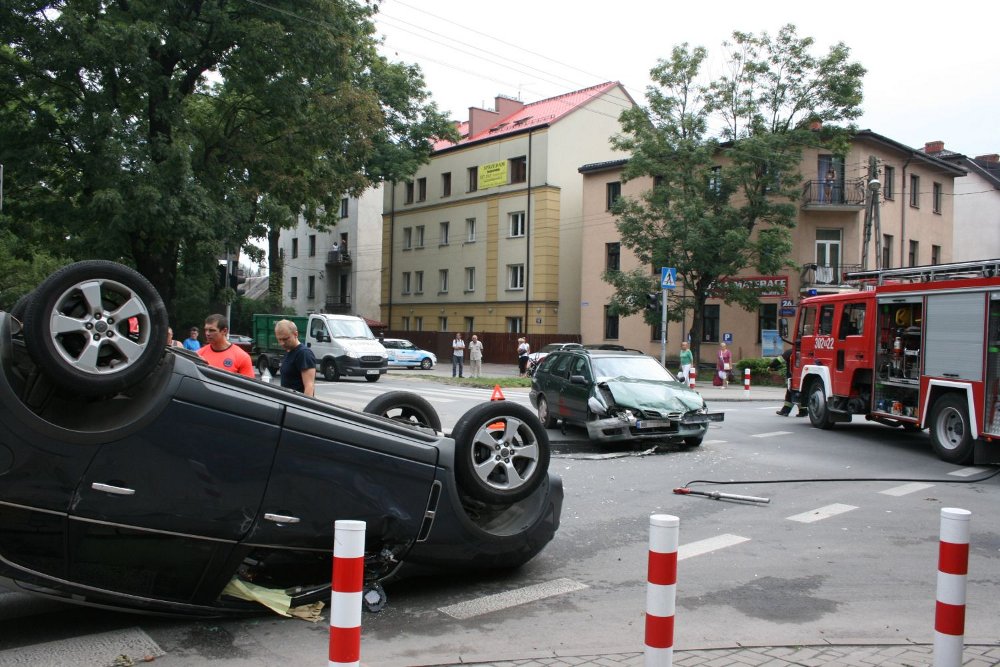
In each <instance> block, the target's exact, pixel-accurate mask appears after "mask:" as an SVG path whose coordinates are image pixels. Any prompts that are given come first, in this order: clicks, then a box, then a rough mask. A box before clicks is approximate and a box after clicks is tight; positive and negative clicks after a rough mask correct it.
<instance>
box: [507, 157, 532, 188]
mask: <svg viewBox="0 0 1000 667" xmlns="http://www.w3.org/2000/svg"><path fill="white" fill-rule="evenodd" d="M508 164H509V166H508V167H507V173H508V174H510V182H511V183H524V182H525V181H526V180H527V179H528V159H527V158H526V157H524V156H523V155H522V156H521V157H515V158H511V159H510V160H509V161H508Z"/></svg>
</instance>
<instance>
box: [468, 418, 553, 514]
mask: <svg viewBox="0 0 1000 667" xmlns="http://www.w3.org/2000/svg"><path fill="white" fill-rule="evenodd" d="M451 437H452V438H453V439H454V440H455V447H456V453H455V456H456V461H455V477H456V478H457V480H458V485H459V488H460V489H461V490H462V491H463V492H464V493H466V494H468V495H469V496H471V497H472V498H475V499H477V500H481V501H483V502H486V503H491V504H509V503H513V502H516V501H518V500H522V499H524V498H527V497H528V496H530V495H531V494H532V493H533V492H534V491H535V489H537V488H538V487H539V485H541V483H542V481H543V480H544V479H545V475H546V473H547V472H548V469H549V454H550V452H549V434H548V432H546V430H545V428H544V427H543V426H542V423H541V422H540V421H539V420H538V417H536V416H535V415H534V414H532V412H531V410H529V409H528V408H526V407H524V406H523V405H518V404H517V403H511V402H510V401H490V402H488V403H480V404H479V405H477V406H475V407H473V408H472V409H471V410H469V411H468V412H466V413H465V414H464V415H462V417H461V418H460V419H459V420H458V423H457V424H455V429H454V430H453V431H452V433H451Z"/></svg>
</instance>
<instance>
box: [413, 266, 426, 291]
mask: <svg viewBox="0 0 1000 667" xmlns="http://www.w3.org/2000/svg"><path fill="white" fill-rule="evenodd" d="M413 293H414V294H423V293H424V272H423V271H414V272H413Z"/></svg>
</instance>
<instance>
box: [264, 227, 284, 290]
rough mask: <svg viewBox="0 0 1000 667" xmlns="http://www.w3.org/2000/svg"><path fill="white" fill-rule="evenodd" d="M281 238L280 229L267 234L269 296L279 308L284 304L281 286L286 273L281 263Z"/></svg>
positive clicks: (270, 230)
mask: <svg viewBox="0 0 1000 667" xmlns="http://www.w3.org/2000/svg"><path fill="white" fill-rule="evenodd" d="M280 237H281V230H280V229H269V230H268V232H267V266H268V269H269V273H268V278H267V294H268V296H269V297H270V298H271V300H272V301H273V302H274V303H275V304H276V305H278V306H280V305H282V304H283V303H284V299H283V298H282V294H281V285H282V283H283V282H284V273H285V267H284V264H283V262H282V261H281V250H280V249H279V247H278V240H279V239H280Z"/></svg>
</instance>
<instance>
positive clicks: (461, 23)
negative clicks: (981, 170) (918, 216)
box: [376, 0, 1000, 156]
mask: <svg viewBox="0 0 1000 667" xmlns="http://www.w3.org/2000/svg"><path fill="white" fill-rule="evenodd" d="M996 7H997V5H996V2H995V1H990V2H984V1H977V2H951V3H945V4H925V3H899V2H885V1H881V2H877V1H869V2H855V1H853V0H842V1H841V2H826V3H820V2H801V1H800V2H787V1H785V0H779V1H773V0H765V1H764V2H751V1H749V0H744V1H743V2H731V1H730V0H714V1H711V2H708V1H705V0H702V1H701V2H684V3H680V2H676V1H672V0H646V1H641V0H613V1H612V2H601V3H598V2H568V1H565V0H564V1H557V0H533V1H528V0H507V1H506V2H482V1H477V0H383V1H382V3H381V10H380V12H379V15H378V16H377V18H376V24H377V26H378V29H379V33H380V34H381V35H382V36H384V38H385V45H384V53H385V55H386V56H387V57H388V58H389V59H390V60H393V61H403V62H408V63H415V64H418V65H420V67H421V69H422V70H423V72H424V76H425V80H426V84H427V88H428V90H429V91H430V92H431V94H432V96H433V99H434V101H435V102H437V104H438V107H439V108H440V109H441V110H443V111H446V112H448V113H449V115H450V116H451V117H452V118H453V119H455V120H466V118H467V115H468V112H467V109H468V107H470V106H485V107H487V108H492V106H493V98H494V97H495V96H496V95H497V94H503V95H508V96H511V97H517V98H520V99H521V100H523V101H525V102H535V101H537V100H540V99H544V98H546V97H551V96H554V95H559V94H562V93H566V92H570V91H572V90H577V89H580V88H585V87H588V86H592V85H595V84H598V83H602V82H604V81H620V82H621V83H622V84H624V86H625V88H626V89H627V90H628V91H629V93H630V94H631V95H632V97H633V98H634V99H635V100H636V101H637V102H640V103H642V102H644V100H645V90H646V87H647V86H648V85H649V83H650V82H649V76H648V75H649V70H650V69H651V68H652V67H653V66H654V65H655V64H656V61H657V60H658V59H660V58H666V57H668V56H669V54H670V50H671V49H672V48H673V46H675V45H677V44H680V43H683V42H688V43H689V44H691V45H692V46H704V47H705V48H707V49H708V52H709V67H710V74H712V75H713V76H717V75H718V74H720V73H721V65H722V55H723V54H722V47H721V45H722V42H723V41H724V40H726V39H728V38H729V36H730V35H731V34H732V32H733V31H734V30H739V31H743V32H754V33H759V32H763V31H766V32H768V33H770V34H771V35H774V34H776V33H777V31H778V29H779V28H780V27H781V26H782V25H784V24H786V23H792V24H794V25H795V26H796V27H797V28H798V34H799V36H800V37H806V36H808V37H812V38H814V39H815V40H816V46H815V49H816V50H815V51H814V54H816V55H819V54H821V53H826V51H827V50H828V49H829V47H830V46H831V45H832V44H835V43H837V42H841V41H842V42H844V43H845V44H846V45H847V46H848V47H849V48H850V49H851V55H852V59H853V60H855V61H858V62H860V63H861V64H862V65H863V66H864V67H865V68H866V69H867V70H868V74H867V75H866V77H865V81H864V103H863V105H862V108H863V109H864V115H863V116H862V117H861V118H860V119H859V120H858V121H857V124H858V127H859V128H862V129H870V130H873V131H874V132H877V133H879V134H883V135H885V136H887V137H889V138H891V139H894V140H896V141H899V142H901V143H904V144H906V145H908V146H911V147H913V148H922V147H923V145H924V142H927V141H934V140H941V141H944V142H945V148H947V149H949V150H954V151H958V152H961V153H965V154H966V155H969V156H975V155H981V154H985V153H997V152H1000V129H998V127H1000V44H998V41H1000V40H998V34H997V25H998V24H997V21H996V18H995V17H996V15H997V11H996Z"/></svg>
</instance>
